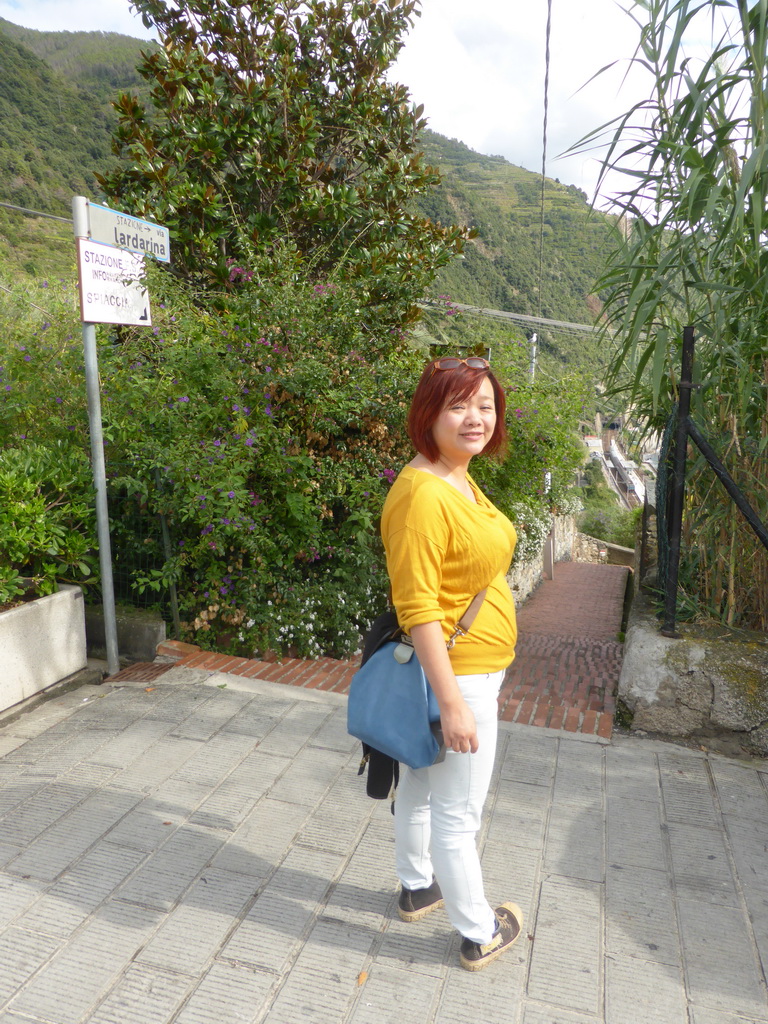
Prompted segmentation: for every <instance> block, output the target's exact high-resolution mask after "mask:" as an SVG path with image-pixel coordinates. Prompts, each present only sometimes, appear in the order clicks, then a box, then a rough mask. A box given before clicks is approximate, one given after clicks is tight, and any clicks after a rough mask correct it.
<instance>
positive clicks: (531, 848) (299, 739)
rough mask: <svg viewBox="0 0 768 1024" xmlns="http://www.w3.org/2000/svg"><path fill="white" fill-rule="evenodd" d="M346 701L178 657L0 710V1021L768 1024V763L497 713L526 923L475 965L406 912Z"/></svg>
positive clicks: (505, 864)
mask: <svg viewBox="0 0 768 1024" xmlns="http://www.w3.org/2000/svg"><path fill="white" fill-rule="evenodd" d="M345 703H346V701H345V698H344V696H343V695H342V694H339V693H336V692H332V691H327V692H321V691H320V690H319V689H317V688H311V687H306V686H285V685H280V684H276V683H274V682H264V681H262V680H260V679H258V678H248V676H247V675H243V674H242V673H241V674H240V675H235V674H225V673H221V672H215V671H212V670H210V669H206V668H200V667H197V668H189V667H186V668H184V667H179V666H178V665H177V666H175V667H172V668H170V669H169V670H168V671H167V672H165V673H164V674H163V675H162V676H160V677H159V678H158V679H156V680H154V681H142V682H124V683H122V684H121V683H117V684H115V683H114V682H113V683H111V684H110V683H107V684H105V685H103V686H83V687H80V688H79V689H74V690H71V691H69V692H65V693H62V694H60V695H58V696H56V697H55V698H53V699H50V700H49V701H48V702H46V703H44V704H41V705H39V706H37V707H35V708H33V709H32V710H29V711H27V712H25V713H21V714H18V715H17V716H16V717H15V718H14V717H9V716H4V717H3V716H0V1024H768V990H767V989H766V966H768V857H766V849H768V767H766V763H765V762H762V761H761V762H747V761H742V762H739V761H734V760H729V759H727V758H725V757H721V756H718V755H715V754H707V753H705V752H703V751H699V750H689V749H685V748H680V747H676V746H673V745H667V744H662V743H659V742H655V741H652V740H648V739H645V740H643V739H637V738H630V737H626V736H620V735H616V736H614V737H613V739H612V740H611V741H610V742H607V741H605V740H603V739H601V738H600V737H595V736H585V735H583V734H578V733H569V732H568V731H566V730H553V729H545V728H531V727H529V726H525V725H520V724H517V723H509V722H504V721H502V722H501V723H500V727H499V746H498V754H497V760H496V767H495V771H494V775H493V779H492V784H491V790H490V794H489V799H488V802H487V805H486V816H485V821H484V825H483V830H482V832H481V835H480V847H481V850H482V859H483V870H484V877H485V883H486V891H487V894H488V896H489V898H490V899H491V900H492V901H501V900H504V899H510V898H511V899H514V900H515V901H516V902H517V903H519V904H520V906H521V907H522V908H523V910H524V912H525V915H526V923H525V927H524V930H523V934H522V937H521V940H520V941H519V942H518V944H517V945H516V946H515V947H513V949H512V950H510V951H509V952H508V953H506V954H505V955H504V956H503V957H502V958H501V959H500V960H498V961H497V962H496V963H494V964H492V965H490V966H489V967H488V969H487V970H486V971H483V972H482V973H479V974H469V973H467V972H466V971H463V970H461V968H460V967H459V966H458V957H457V953H458V939H457V937H456V935H455V934H454V933H453V932H452V930H451V928H450V925H449V923H448V921H447V918H446V916H445V914H444V912H443V911H437V912H436V913H434V914H432V915H430V916H429V917H428V918H427V919H426V920H424V921H422V922H419V923H417V924H405V923H403V922H402V921H400V920H399V919H398V917H397V916H396V913H395V902H396V891H397V887H396V882H395V877H394V872H393V852H392V821H391V816H390V813H389V808H388V806H387V804H386V803H378V802H374V801H370V800H368V799H367V798H366V796H365V795H364V787H363V783H362V780H361V779H359V778H358V776H357V763H358V760H359V745H358V744H357V743H356V742H354V741H353V740H351V739H350V737H349V736H348V735H347V733H346V728H345V721H346V716H345ZM451 756H463V755H451Z"/></svg>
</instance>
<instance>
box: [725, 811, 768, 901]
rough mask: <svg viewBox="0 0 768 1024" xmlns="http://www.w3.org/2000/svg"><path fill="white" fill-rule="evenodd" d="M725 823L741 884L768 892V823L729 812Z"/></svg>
mask: <svg viewBox="0 0 768 1024" xmlns="http://www.w3.org/2000/svg"><path fill="white" fill-rule="evenodd" d="M725 824H726V829H727V836H728V840H729V843H730V848H731V852H732V854H733V859H734V861H735V864H736V871H737V874H738V877H739V881H740V883H741V885H742V886H744V887H745V888H748V889H757V890H758V891H759V892H762V893H768V823H766V822H763V821H760V820H755V821H749V820H746V819H745V818H742V817H738V818H736V817H732V816H731V815H726V817H725Z"/></svg>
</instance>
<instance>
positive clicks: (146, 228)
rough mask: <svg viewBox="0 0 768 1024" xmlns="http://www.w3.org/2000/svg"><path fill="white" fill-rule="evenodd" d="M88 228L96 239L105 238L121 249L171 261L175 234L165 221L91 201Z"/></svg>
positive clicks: (94, 239) (93, 240) (165, 261)
mask: <svg viewBox="0 0 768 1024" xmlns="http://www.w3.org/2000/svg"><path fill="white" fill-rule="evenodd" d="M88 229H89V231H90V237H91V241H92V242H104V243H105V245H114V246H116V247H117V248H118V249H129V250H130V251H131V252H138V253H140V254H141V255H142V256H154V257H155V259H158V260H162V261H163V262H164V263H170V260H171V236H170V233H169V231H168V228H165V227H163V225H162V224H153V223H152V221H149V220H141V219H140V218H139V217H132V216H131V215H130V214H128V213H121V212H120V210H110V208H109V207H108V206H99V205H98V203H92V202H90V201H89V202H88Z"/></svg>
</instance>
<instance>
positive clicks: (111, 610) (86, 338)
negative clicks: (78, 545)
mask: <svg viewBox="0 0 768 1024" xmlns="http://www.w3.org/2000/svg"><path fill="white" fill-rule="evenodd" d="M72 215H73V218H74V222H75V238H76V239H77V238H88V203H87V200H86V199H85V198H84V197H83V196H75V197H74V198H73V200H72ZM83 350H84V354H85V383H86V388H87V392H88V422H89V427H90V435H91V464H92V469H93V483H94V486H95V488H96V527H97V533H98V539H99V566H100V568H101V589H102V600H103V605H104V636H105V640H106V647H107V669H108V672H109V674H110V675H111V676H112V675H115V674H116V673H117V672H119V671H120V658H119V655H118V651H117V615H116V612H115V589H114V580H113V577H112V545H111V542H110V538H109V511H108V508H107V471H106V466H105V464H104V434H103V431H102V425H101V395H100V393H99V366H98V360H97V355H96V326H95V324H89V323H84V324H83Z"/></svg>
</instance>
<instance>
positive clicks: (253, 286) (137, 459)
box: [0, 252, 583, 656]
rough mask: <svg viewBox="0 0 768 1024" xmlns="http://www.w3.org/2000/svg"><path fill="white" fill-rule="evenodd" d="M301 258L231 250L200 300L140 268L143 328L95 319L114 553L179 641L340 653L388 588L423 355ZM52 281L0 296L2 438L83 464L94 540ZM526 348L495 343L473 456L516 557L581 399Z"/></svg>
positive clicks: (562, 464) (568, 462)
mask: <svg viewBox="0 0 768 1024" xmlns="http://www.w3.org/2000/svg"><path fill="white" fill-rule="evenodd" d="M300 269H301V268H300V266H298V265H297V262H296V259H295V257H294V255H293V254H292V253H290V252H285V253H283V255H282V256H281V258H280V259H278V258H277V257H274V258H272V259H271V260H270V262H269V263H268V264H263V265H260V264H259V263H258V262H256V263H255V264H254V265H253V266H251V267H249V268H239V267H235V266H234V265H233V267H232V276H233V280H232V288H231V290H230V291H229V292H227V293H224V294H221V295H219V296H216V297H214V298H215V302H214V301H213V299H211V297H210V296H208V297H207V298H206V300H205V303H202V302H201V301H200V299H199V296H197V295H196V294H194V293H191V292H189V293H188V292H186V291H185V290H183V289H181V288H180V287H179V286H178V285H176V284H174V282H173V281H172V279H171V278H170V276H169V275H161V274H159V273H158V272H157V271H155V270H154V269H151V271H150V290H151V295H152V301H153V317H154V327H152V328H151V329H146V328H142V329H140V330H139V329H132V328H120V329H117V330H114V329H109V328H99V330H98V339H99V366H100V374H101V380H102V412H103V421H104V437H105V455H106V465H107V474H108V487H109V498H110V513H111V521H112V546H113V555H114V558H115V560H116V562H117V563H118V565H119V566H120V567H121V568H126V569H127V570H128V572H129V575H130V583H131V585H132V588H133V592H134V593H135V594H136V595H142V599H144V598H149V597H150V596H151V595H155V594H156V595H158V596H161V595H163V594H164V593H165V592H166V591H167V588H168V586H169V585H170V584H171V583H175V584H176V587H177V591H178V595H179V604H180V610H181V617H182V620H183V629H184V635H185V636H186V637H187V638H189V639H191V640H194V641H195V642H196V643H199V644H201V645H203V646H206V647H211V648H216V649H231V650H235V651H238V652H240V653H244V654H251V653H252V652H253V651H256V650H258V651H265V650H267V649H272V650H276V651H281V652H285V651H290V652H293V653H295V654H297V655H299V656H316V655H318V654H334V655H337V656H343V655H346V654H349V653H352V652H354V651H355V650H356V649H357V646H358V643H359V637H360V632H361V630H363V629H364V628H365V627H366V625H367V623H368V622H369V621H370V620H371V619H372V618H373V617H374V615H375V614H377V613H378V611H380V610H382V608H383V606H384V603H385V595H386V589H387V587H386V574H385V565H384V557H383V552H382V549H381V543H380V540H379V535H378V518H379V515H380V512H381V507H382V505H383V502H384V499H385V497H386V493H387V489H388V487H389V484H390V482H391V480H393V479H394V477H395V475H396V474H397V472H398V471H399V469H400V467H401V466H402V465H403V464H404V463H405V462H407V461H408V460H409V459H410V458H411V455H412V452H411V449H410V443H409V442H408V440H407V437H406V435H405V430H404V419H405V414H406V411H407V407H408V402H409V398H410V394H411V393H412V391H413V388H414V386H415V383H416V380H417V379H418V375H419V373H420V371H421V367H422V366H423V361H424V355H425V352H424V350H423V349H421V350H419V349H417V347H416V345H415V343H414V342H412V340H411V339H410V338H407V337H404V336H402V335H401V334H400V333H399V332H393V331H392V330H391V328H385V327H381V326H380V325H379V322H378V321H377V319H376V317H375V316H373V317H372V316H371V311H370V308H369V309H368V310H367V312H366V313H365V314H362V313H361V312H360V310H361V307H360V305H359V303H358V301H357V300H358V293H357V290H356V287H355V286H354V285H351V284H349V283H345V282H344V281H340V280H339V281H337V280H331V281H327V282H322V283H319V282H318V283H312V282H308V281H306V280H304V279H303V277H302V275H301V272H300ZM47 292H48V293H47V294H45V295H43V293H42V291H38V293H37V294H35V295H34V296H33V298H34V300H35V303H36V305H38V306H43V301H45V303H46V306H45V307H43V308H48V309H49V311H50V312H49V313H48V314H46V319H45V320H43V319H42V314H41V313H39V312H36V313H35V312H34V311H32V312H30V309H31V307H29V305H28V304H25V302H24V299H25V297H26V296H25V295H24V294H23V293H22V292H21V291H17V292H14V293H13V294H12V295H10V296H8V295H6V296H5V297H0V320H1V321H2V322H3V325H4V327H5V329H6V331H7V337H8V339H9V344H8V346H7V358H6V359H5V365H4V367H3V369H2V371H1V372H0V450H3V449H5V450H7V451H8V452H13V453H14V458H23V457H24V456H25V453H26V452H27V451H28V450H30V449H31V448H35V447H38V448H40V449H45V450H49V451H60V452H64V453H69V457H70V458H71V459H72V460H77V461H78V464H79V465H81V466H83V467H86V469H85V471H84V474H83V475H82V477H80V478H78V480H74V478H73V481H72V484H71V487H70V489H69V491H68V494H69V497H70V498H71V499H72V502H73V503H74V502H75V501H77V502H80V504H81V505H82V524H81V533H82V535H83V536H84V537H85V538H88V544H87V546H90V545H92V544H93V526H92V523H93V517H92V510H91V503H92V499H91V487H90V482H89V474H88V472H87V463H88V460H87V456H86V454H85V453H86V452H87V451H88V448H89V442H88V434H87V414H86V401H85V387H84V381H83V371H82V351H81V344H80V341H79V337H78V336H77V335H78V333H79V331H78V324H77V321H76V319H75V313H74V309H73V303H72V296H71V292H70V291H69V290H68V289H66V288H63V287H62V288H58V287H57V288H51V289H48V290H47ZM384 322H385V323H386V322H391V321H384ZM46 325H47V326H46ZM522 354H523V353H522V350H519V351H518V349H516V348H515V349H514V350H512V351H511V353H509V354H507V355H506V356H505V357H499V359H498V360H497V359H496V358H494V366H495V367H498V374H499V377H500V379H501V380H502V381H503V382H504V383H505V384H508V386H509V399H510V402H509V407H510V421H509V425H510V446H509V452H508V455H507V457H506V458H505V459H504V460H502V461H498V462H496V461H491V460H477V462H476V463H475V464H473V472H474V473H475V475H476V476H477V478H478V480H479V482H480V483H481V486H483V487H484V488H486V489H487V491H488V493H489V494H490V496H491V498H492V500H493V501H494V502H495V503H496V504H497V505H499V507H500V508H502V509H503V510H504V511H505V512H507V513H508V514H510V515H511V517H512V519H513V520H514V521H515V523H516V525H517V527H518V533H519V536H520V542H519V545H518V551H517V554H516V559H517V560H518V561H520V560H526V559H528V558H529V557H532V556H533V555H535V554H537V553H538V551H539V550H540V548H541V543H542V541H543V539H544V537H545V536H546V533H547V532H548V530H549V524H550V522H551V511H552V509H553V508H559V507H560V505H561V503H562V501H563V500H565V498H564V496H565V494H566V491H567V486H568V484H569V482H570V480H571V479H572V475H573V469H574V467H575V465H576V464H577V461H578V459H579V458H580V457H581V453H580V449H579V446H578V442H577V441H575V440H574V439H573V438H572V436H571V432H572V425H573V424H574V423H575V422H576V420H577V418H578V412H579V409H580V405H579V402H580V398H581V395H582V392H583V389H582V388H580V386H579V385H577V383H576V382H571V383H570V384H569V386H568V387H567V388H566V389H565V393H564V394H559V389H558V386H557V385H556V384H555V383H553V382H548V383H547V382H546V381H542V382H541V383H537V384H536V386H534V385H532V384H530V383H529V382H528V381H527V375H526V372H525V369H524V360H523V359H522ZM61 462H62V465H64V464H65V459H64V458H63V457H62V458H61ZM41 472H42V471H41V470H38V471H37V475H38V477H39V478H41V479H42V478H44V474H43V475H42V476H41ZM545 473H549V474H550V486H549V489H547V486H546V483H545ZM161 515H162V516H163V517H164V519H165V522H166V523H167V524H168V528H169V533H170V540H171V545H172V553H171V555H170V557H168V556H167V555H166V554H165V552H164V550H163V543H162V537H161V535H160V525H159V517H160V516H161ZM137 524H138V525H137ZM150 549H151V551H152V554H153V563H152V564H150V565H147V564H146V560H145V559H142V557H141V556H142V555H143V554H145V553H146V552H147V551H148V550H150ZM121 596H124V595H121Z"/></svg>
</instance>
